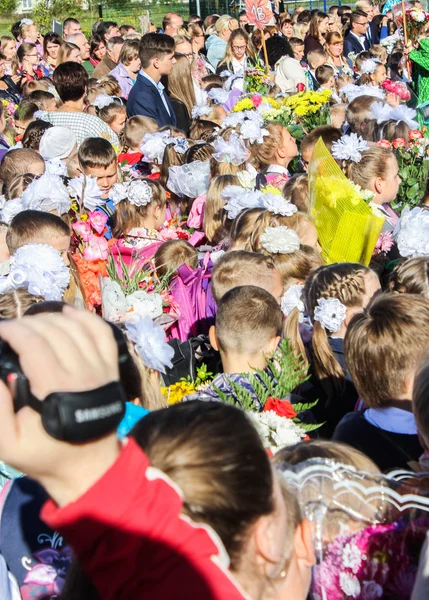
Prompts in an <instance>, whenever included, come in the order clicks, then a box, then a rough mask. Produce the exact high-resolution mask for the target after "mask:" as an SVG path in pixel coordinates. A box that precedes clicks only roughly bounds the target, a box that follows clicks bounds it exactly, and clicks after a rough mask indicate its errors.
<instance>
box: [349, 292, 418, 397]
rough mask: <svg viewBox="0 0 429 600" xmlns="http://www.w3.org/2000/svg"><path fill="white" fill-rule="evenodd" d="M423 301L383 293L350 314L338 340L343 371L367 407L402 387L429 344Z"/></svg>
mask: <svg viewBox="0 0 429 600" xmlns="http://www.w3.org/2000/svg"><path fill="white" fill-rule="evenodd" d="M427 322H429V300H427V299H425V298H422V297H420V296H417V295H415V294H383V295H381V296H379V297H378V298H377V299H375V300H374V302H373V303H372V304H370V306H369V307H368V308H367V309H366V310H365V311H364V312H363V313H360V314H358V315H355V316H354V317H353V318H352V320H351V322H350V324H349V326H348V328H347V333H346V337H345V340H344V354H345V359H346V363H347V367H348V370H349V372H350V375H351V378H352V380H353V383H354V384H355V386H356V389H357V391H358V394H359V397H360V398H362V400H363V401H364V402H365V404H367V405H368V406H369V407H370V408H375V407H384V406H389V404H390V403H391V402H392V400H397V399H399V398H401V397H402V396H403V394H404V393H405V392H406V389H405V385H406V383H407V379H408V378H409V377H411V376H413V374H414V372H415V370H416V368H417V366H418V364H419V361H420V359H421V357H422V355H423V354H424V352H425V350H426V349H428V348H429V328H428V327H426V326H425V325H424V324H425V323H427Z"/></svg>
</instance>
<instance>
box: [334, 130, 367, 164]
mask: <svg viewBox="0 0 429 600" xmlns="http://www.w3.org/2000/svg"><path fill="white" fill-rule="evenodd" d="M368 148H369V146H368V142H366V141H365V140H364V139H363V138H362V137H360V136H358V135H357V134H356V133H351V134H350V135H343V136H342V137H341V138H340V139H339V140H338V142H335V143H334V144H332V156H333V157H334V158H336V159H337V160H351V161H352V162H356V163H358V162H360V161H361V158H362V154H361V152H364V151H365V150H368Z"/></svg>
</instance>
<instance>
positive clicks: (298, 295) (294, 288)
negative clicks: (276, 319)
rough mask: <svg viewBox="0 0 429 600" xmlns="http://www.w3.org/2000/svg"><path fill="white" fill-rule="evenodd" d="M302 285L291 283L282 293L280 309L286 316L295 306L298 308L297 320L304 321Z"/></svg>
mask: <svg viewBox="0 0 429 600" xmlns="http://www.w3.org/2000/svg"><path fill="white" fill-rule="evenodd" d="M303 289H304V286H303V285H301V284H293V285H291V286H290V287H289V288H288V289H287V290H286V292H285V293H284V294H283V298H282V302H281V309H282V313H283V314H284V315H285V316H286V317H287V316H288V315H290V313H291V312H292V311H293V310H294V309H295V308H297V309H298V310H299V318H298V321H299V322H300V323H303V322H304V302H303V301H302V290H303Z"/></svg>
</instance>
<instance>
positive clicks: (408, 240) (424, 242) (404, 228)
mask: <svg viewBox="0 0 429 600" xmlns="http://www.w3.org/2000/svg"><path fill="white" fill-rule="evenodd" d="M393 235H394V237H396V243H397V245H398V250H399V254H400V255H401V256H403V257H404V258H413V257H416V256H429V210H428V209H426V208H419V207H416V208H413V209H412V210H410V209H409V208H408V207H406V208H405V209H404V211H403V212H402V215H401V218H400V219H399V222H398V224H397V226H396V228H395V231H394V233H393Z"/></svg>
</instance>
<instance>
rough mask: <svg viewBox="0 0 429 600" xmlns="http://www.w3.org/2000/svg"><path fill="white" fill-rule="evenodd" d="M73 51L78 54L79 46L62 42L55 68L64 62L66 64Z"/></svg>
mask: <svg viewBox="0 0 429 600" xmlns="http://www.w3.org/2000/svg"><path fill="white" fill-rule="evenodd" d="M73 50H77V51H78V52H79V53H80V48H79V46H76V44H73V43H72V42H63V43H62V44H61V46H60V49H59V50H58V58H57V67H58V66H59V65H61V64H63V63H65V62H67V61H68V60H69V58H70V55H71V53H72V52H73Z"/></svg>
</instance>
